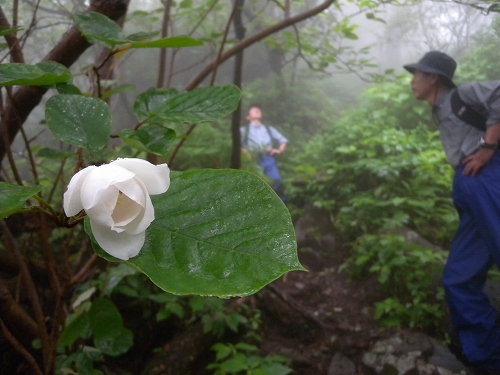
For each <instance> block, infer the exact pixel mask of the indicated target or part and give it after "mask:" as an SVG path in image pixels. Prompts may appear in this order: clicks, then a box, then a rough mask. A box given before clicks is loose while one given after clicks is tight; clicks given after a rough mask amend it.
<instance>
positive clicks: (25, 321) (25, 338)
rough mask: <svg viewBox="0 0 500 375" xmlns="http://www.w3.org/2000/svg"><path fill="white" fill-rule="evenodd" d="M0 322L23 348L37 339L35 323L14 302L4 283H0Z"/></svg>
mask: <svg viewBox="0 0 500 375" xmlns="http://www.w3.org/2000/svg"><path fill="white" fill-rule="evenodd" d="M0 320H2V321H3V322H4V324H5V325H6V326H7V327H8V328H9V331H10V332H11V334H12V335H13V336H14V337H16V339H17V340H19V341H20V342H21V344H22V345H24V346H28V347H29V346H31V342H32V341H33V340H34V339H36V338H38V326H37V325H36V323H35V321H34V320H33V319H32V318H31V316H29V315H28V313H27V312H26V311H24V309H23V308H22V307H21V306H20V305H19V304H18V303H17V302H16V300H15V299H14V298H13V297H12V294H11V293H10V291H9V289H8V288H7V286H6V285H5V284H4V283H0Z"/></svg>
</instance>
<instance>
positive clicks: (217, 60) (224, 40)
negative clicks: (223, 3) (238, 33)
mask: <svg viewBox="0 0 500 375" xmlns="http://www.w3.org/2000/svg"><path fill="white" fill-rule="evenodd" d="M237 9H238V1H235V2H234V5H233V10H232V11H231V15H230V16H229V19H228V20H227V24H226V28H225V30H224V36H223V37H222V43H221V44H220V47H219V53H218V54H217V58H216V59H215V69H213V71H212V79H211V80H210V86H213V85H214V84H215V77H216V76H217V69H218V68H219V65H220V64H219V61H220V57H221V55H222V51H223V50H224V46H225V45H226V40H227V36H228V34H229V29H230V27H231V23H232V22H233V18H234V15H235V13H236V10H237Z"/></svg>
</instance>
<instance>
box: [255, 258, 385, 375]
mask: <svg viewBox="0 0 500 375" xmlns="http://www.w3.org/2000/svg"><path fill="white" fill-rule="evenodd" d="M348 256H349V254H348V251H347V250H345V249H337V248H335V249H331V250H330V249H322V250H317V249H302V250H300V251H299V259H300V261H301V263H302V265H303V266H304V267H305V268H306V269H308V271H309V272H290V273H288V274H286V275H284V276H283V277H282V278H281V279H279V280H277V281H275V282H274V283H273V284H271V285H270V286H268V287H267V289H266V290H265V291H264V292H262V293H261V294H260V303H259V305H260V306H259V307H260V308H261V309H263V314H262V318H263V339H264V341H263V345H262V349H263V350H264V352H265V353H274V354H279V355H283V356H285V357H287V358H291V359H292V362H293V368H294V369H295V371H296V372H295V374H298V375H313V374H314V375H323V374H324V375H329V374H332V373H335V374H339V373H341V372H339V369H338V368H337V369H336V370H335V371H336V372H335V371H334V368H335V367H336V366H339V363H341V361H340V362H339V354H340V358H348V359H349V360H350V361H351V362H352V363H354V364H355V366H356V374H357V375H365V374H370V373H371V372H370V371H369V370H368V369H367V368H365V367H364V366H363V364H362V360H361V359H362V356H363V354H364V353H365V352H366V351H367V350H368V349H369V348H370V347H371V346H372V344H373V343H374V342H375V341H377V340H379V339H381V338H385V337H388V336H389V335H390V334H391V332H390V331H389V330H387V329H384V328H383V327H381V326H380V325H379V324H378V323H377V322H376V321H375V320H374V318H373V316H374V303H375V302H376V301H380V300H382V299H383V297H382V295H381V294H380V292H379V291H378V290H377V284H376V282H375V280H374V279H373V278H370V277H366V278H365V279H363V280H361V281H353V280H351V279H350V278H349V275H348V273H347V272H346V271H344V270H342V266H343V265H344V263H345V262H346V261H347V259H348ZM334 357H335V358H336V360H333V361H332V359H333V358H334Z"/></svg>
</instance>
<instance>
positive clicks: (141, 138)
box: [119, 125, 176, 156]
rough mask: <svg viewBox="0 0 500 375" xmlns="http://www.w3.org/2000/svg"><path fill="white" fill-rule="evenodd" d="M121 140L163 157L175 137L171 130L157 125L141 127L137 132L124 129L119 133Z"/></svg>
mask: <svg viewBox="0 0 500 375" xmlns="http://www.w3.org/2000/svg"><path fill="white" fill-rule="evenodd" d="M119 136H120V138H121V139H123V140H124V142H125V143H127V144H128V145H130V146H132V147H134V148H136V149H138V150H140V151H144V152H149V153H152V154H155V155H160V156H161V155H165V154H167V153H168V151H169V150H170V145H171V144H172V142H173V141H174V139H175V137H176V135H175V131H173V130H172V129H167V128H164V127H161V126H157V125H150V126H143V127H142V128H140V129H139V130H135V131H134V130H130V129H126V130H123V131H121V132H120V133H119Z"/></svg>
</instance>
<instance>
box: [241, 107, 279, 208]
mask: <svg viewBox="0 0 500 375" xmlns="http://www.w3.org/2000/svg"><path fill="white" fill-rule="evenodd" d="M247 120H248V121H249V124H248V126H246V127H243V128H241V139H242V147H243V149H244V150H247V151H249V152H250V153H251V154H252V155H254V156H256V157H257V158H258V163H259V165H260V166H261V167H262V168H263V170H264V174H265V175H266V176H267V177H269V178H270V179H271V180H273V186H272V187H273V189H274V191H275V192H276V194H278V196H279V197H280V198H281V199H282V200H283V201H286V198H285V188H284V185H283V181H282V179H281V175H280V171H279V170H278V166H277V165H276V159H275V158H274V156H275V155H280V154H282V153H283V152H285V150H286V146H287V144H288V140H287V139H286V138H285V137H284V136H283V135H281V133H280V132H279V131H277V130H276V129H275V128H273V127H272V126H267V125H264V124H263V123H262V111H261V110H260V108H259V107H252V108H250V110H249V111H248V116H247ZM274 143H276V144H279V146H278V148H274V147H275V145H274Z"/></svg>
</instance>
